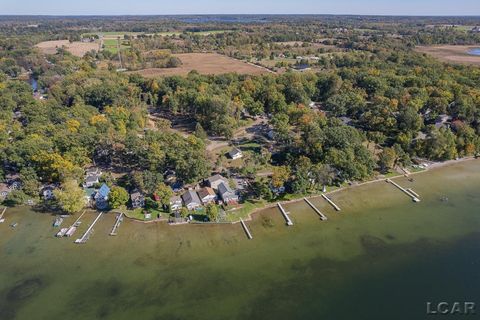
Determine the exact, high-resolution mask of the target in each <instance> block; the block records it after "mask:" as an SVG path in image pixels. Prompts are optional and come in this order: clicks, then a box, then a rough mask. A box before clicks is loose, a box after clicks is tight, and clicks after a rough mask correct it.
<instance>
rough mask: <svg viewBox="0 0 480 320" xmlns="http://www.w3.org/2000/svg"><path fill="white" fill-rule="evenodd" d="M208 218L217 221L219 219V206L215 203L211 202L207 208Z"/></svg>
mask: <svg viewBox="0 0 480 320" xmlns="http://www.w3.org/2000/svg"><path fill="white" fill-rule="evenodd" d="M205 210H206V214H207V217H208V220H210V221H217V219H218V207H217V206H216V205H215V204H214V203H209V204H208V205H207V207H206V208H205Z"/></svg>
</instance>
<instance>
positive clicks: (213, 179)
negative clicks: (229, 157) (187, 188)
mask: <svg viewBox="0 0 480 320" xmlns="http://www.w3.org/2000/svg"><path fill="white" fill-rule="evenodd" d="M217 181H227V179H225V178H224V177H223V176H221V175H219V174H216V175H214V176H211V177H210V178H208V182H210V183H212V182H217Z"/></svg>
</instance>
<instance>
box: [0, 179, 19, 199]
mask: <svg viewBox="0 0 480 320" xmlns="http://www.w3.org/2000/svg"><path fill="white" fill-rule="evenodd" d="M21 187H22V183H21V181H20V176H19V175H7V176H6V177H5V183H0V200H2V201H3V200H5V198H6V197H7V196H8V195H9V194H10V193H11V192H12V191H13V190H20V188H21Z"/></svg>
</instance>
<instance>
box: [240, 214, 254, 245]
mask: <svg viewBox="0 0 480 320" xmlns="http://www.w3.org/2000/svg"><path fill="white" fill-rule="evenodd" d="M240 223H241V224H242V227H243V230H245V233H246V234H247V237H248V239H249V240H252V239H253V236H252V234H251V233H250V230H248V227H247V225H246V224H245V222H243V219H242V218H240Z"/></svg>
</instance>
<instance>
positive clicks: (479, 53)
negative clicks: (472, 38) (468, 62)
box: [468, 48, 480, 56]
mask: <svg viewBox="0 0 480 320" xmlns="http://www.w3.org/2000/svg"><path fill="white" fill-rule="evenodd" d="M468 54H471V55H474V56H480V48H474V49H471V50H469V51H468Z"/></svg>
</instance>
